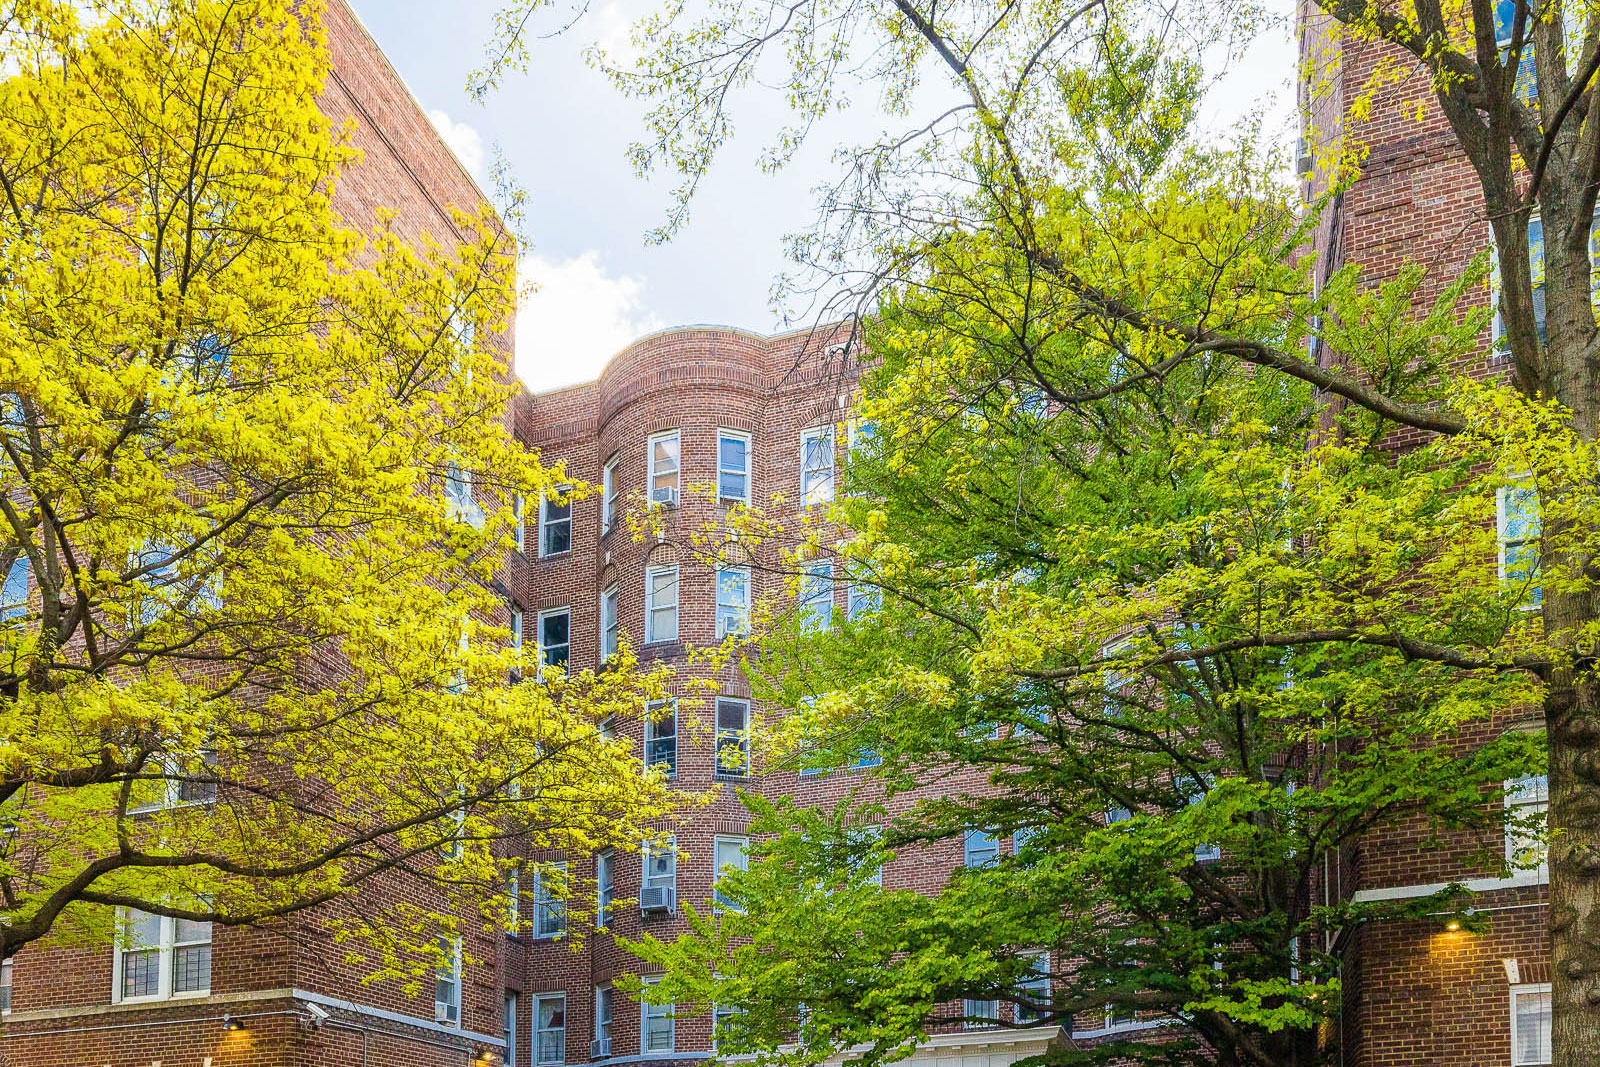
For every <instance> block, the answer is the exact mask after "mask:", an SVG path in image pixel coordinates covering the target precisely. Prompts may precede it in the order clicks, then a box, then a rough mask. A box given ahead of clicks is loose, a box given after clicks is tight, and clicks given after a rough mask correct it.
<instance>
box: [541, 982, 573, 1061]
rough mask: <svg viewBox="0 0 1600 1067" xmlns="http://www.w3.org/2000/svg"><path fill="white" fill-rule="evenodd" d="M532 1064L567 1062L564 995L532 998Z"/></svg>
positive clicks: (542, 995) (565, 996) (552, 994)
mask: <svg viewBox="0 0 1600 1067" xmlns="http://www.w3.org/2000/svg"><path fill="white" fill-rule="evenodd" d="M533 1062H534V1063H535V1064H546V1063H566V1062H567V995H566V994H565V993H541V994H539V995H538V996H537V997H534V998H533Z"/></svg>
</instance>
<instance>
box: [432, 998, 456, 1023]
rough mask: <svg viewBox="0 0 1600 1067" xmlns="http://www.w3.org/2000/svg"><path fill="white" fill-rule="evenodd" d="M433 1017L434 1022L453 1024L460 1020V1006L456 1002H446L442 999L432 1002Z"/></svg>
mask: <svg viewBox="0 0 1600 1067" xmlns="http://www.w3.org/2000/svg"><path fill="white" fill-rule="evenodd" d="M433 1018H434V1021H435V1022H441V1023H444V1024H445V1025H446V1026H454V1025H456V1023H458V1022H460V1021H461V1008H460V1006H459V1005H456V1004H448V1003H446V1002H444V1001H442V1000H436V1001H434V1002H433Z"/></svg>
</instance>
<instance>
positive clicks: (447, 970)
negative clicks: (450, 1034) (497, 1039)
mask: <svg viewBox="0 0 1600 1067" xmlns="http://www.w3.org/2000/svg"><path fill="white" fill-rule="evenodd" d="M434 947H435V948H436V949H437V950H438V952H439V961H438V963H437V964H435V966H434V974H433V1018H434V1021H435V1022H441V1023H444V1024H445V1025H447V1026H459V1025H461V939H460V938H459V937H443V936H441V937H438V938H435V939H434Z"/></svg>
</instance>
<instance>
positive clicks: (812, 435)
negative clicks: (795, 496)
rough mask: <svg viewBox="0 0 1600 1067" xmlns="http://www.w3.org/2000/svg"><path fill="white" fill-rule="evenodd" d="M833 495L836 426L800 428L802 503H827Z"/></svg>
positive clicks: (802, 504) (805, 505)
mask: <svg viewBox="0 0 1600 1067" xmlns="http://www.w3.org/2000/svg"><path fill="white" fill-rule="evenodd" d="M832 499H833V427H832V426H815V427H812V428H811V429H809V430H802V431H801V432H800V504H801V506H802V507H810V506H811V505H812V504H826V503H827V502H828V501H830V500H832Z"/></svg>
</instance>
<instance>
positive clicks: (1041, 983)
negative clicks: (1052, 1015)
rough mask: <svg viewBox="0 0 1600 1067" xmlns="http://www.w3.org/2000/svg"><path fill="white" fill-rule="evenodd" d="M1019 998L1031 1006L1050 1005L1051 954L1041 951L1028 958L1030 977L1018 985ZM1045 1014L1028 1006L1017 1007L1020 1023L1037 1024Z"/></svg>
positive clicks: (1020, 1005) (1019, 1005) (1044, 950)
mask: <svg viewBox="0 0 1600 1067" xmlns="http://www.w3.org/2000/svg"><path fill="white" fill-rule="evenodd" d="M1017 996H1018V997H1019V998H1020V999H1022V1000H1025V1001H1028V1002H1029V1003H1031V1004H1049V1003H1050V952H1049V950H1048V949H1040V950H1039V951H1037V952H1033V953H1030V954H1029V956H1028V976H1027V977H1026V978H1023V979H1022V980H1021V981H1019V982H1018V983H1017ZM1044 1014H1045V1013H1044V1012H1043V1011H1040V1010H1037V1009H1035V1008H1032V1007H1029V1006H1028V1005H1027V1004H1018V1005H1017V1006H1016V1020H1017V1022H1019V1023H1035V1022H1038V1021H1039V1020H1040V1019H1043V1018H1044Z"/></svg>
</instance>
